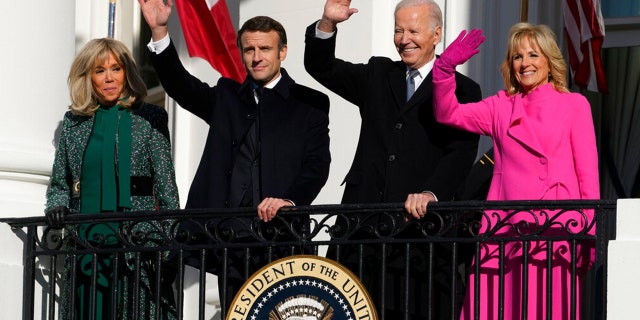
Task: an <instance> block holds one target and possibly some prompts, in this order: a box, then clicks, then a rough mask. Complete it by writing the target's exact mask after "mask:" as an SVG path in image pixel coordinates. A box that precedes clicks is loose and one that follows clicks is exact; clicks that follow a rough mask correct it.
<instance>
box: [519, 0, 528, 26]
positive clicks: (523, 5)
mask: <svg viewBox="0 0 640 320" xmlns="http://www.w3.org/2000/svg"><path fill="white" fill-rule="evenodd" d="M527 21H529V0H521V1H520V22H527Z"/></svg>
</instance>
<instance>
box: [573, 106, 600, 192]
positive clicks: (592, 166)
mask: <svg viewBox="0 0 640 320" xmlns="http://www.w3.org/2000/svg"><path fill="white" fill-rule="evenodd" d="M575 96H576V112H575V114H574V117H573V122H571V149H572V152H573V160H574V163H575V167H576V174H577V176H578V181H579V183H580V195H581V198H582V199H600V179H599V174H598V150H597V147H596V145H597V144H596V134H595V129H594V125H593V118H592V116H591V106H590V105H589V102H588V101H587V99H586V98H585V97H584V96H582V95H579V94H576V95H575Z"/></svg>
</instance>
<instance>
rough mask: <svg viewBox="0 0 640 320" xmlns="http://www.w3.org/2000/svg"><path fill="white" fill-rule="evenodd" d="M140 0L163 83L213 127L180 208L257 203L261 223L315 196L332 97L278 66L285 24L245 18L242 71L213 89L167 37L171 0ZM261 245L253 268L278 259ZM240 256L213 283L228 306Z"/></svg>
mask: <svg viewBox="0 0 640 320" xmlns="http://www.w3.org/2000/svg"><path fill="white" fill-rule="evenodd" d="M139 3H140V6H141V8H142V12H143V14H144V16H145V20H146V21H147V23H148V24H149V26H150V27H151V31H152V41H151V43H149V45H148V47H149V51H150V52H149V56H150V59H151V62H152V63H153V66H154V68H155V69H156V72H157V73H158V76H159V78H160V81H161V83H162V86H163V87H164V89H165V90H166V92H167V93H168V94H169V95H170V96H171V97H172V98H174V99H175V100H176V101H177V102H178V103H179V104H180V105H181V106H182V107H183V108H185V109H187V110H188V111H190V112H191V113H193V114H195V115H196V116H198V117H200V118H201V119H203V120H204V121H205V122H207V123H208V124H209V126H210V128H209V133H208V136H207V141H206V145H205V149H204V152H203V155H202V159H201V162H200V165H199V166H198V170H197V172H196V175H195V177H194V180H193V183H192V185H191V189H190V190H189V197H188V200H187V205H186V207H187V208H225V207H256V208H257V213H258V216H259V218H260V219H261V220H262V221H264V222H265V223H275V221H271V220H272V219H273V218H274V217H275V216H276V213H277V212H278V210H279V209H280V208H281V207H283V206H292V205H309V204H311V202H312V201H313V200H314V199H315V197H316V196H317V195H318V193H319V192H320V189H321V188H322V187H323V186H324V184H325V182H326V180H327V178H328V174H329V163H330V161H331V157H330V153H329V129H328V124H329V119H328V111H329V98H328V97H327V96H326V95H325V94H323V93H320V92H318V91H316V90H313V89H310V88H307V87H304V86H302V85H299V84H296V83H295V82H294V81H293V79H291V77H290V76H289V75H288V74H287V72H286V71H285V69H283V68H281V67H280V65H281V62H282V61H283V60H284V59H285V57H286V55H287V37H286V33H285V30H284V28H283V27H282V25H281V24H280V23H279V22H277V21H275V20H273V19H271V18H269V17H263V16H259V17H255V18H252V19H250V20H248V21H247V22H245V23H244V24H243V26H242V28H241V29H240V30H239V31H238V45H239V47H240V51H241V53H242V60H243V63H244V66H245V68H246V70H247V72H248V75H247V77H246V79H245V80H244V82H243V83H238V82H236V81H234V80H232V79H228V78H220V80H219V81H218V83H217V85H216V86H213V87H210V86H209V85H208V84H206V83H204V82H202V81H200V80H199V79H197V78H196V77H194V76H192V75H191V74H189V73H188V72H187V71H186V70H185V68H184V67H183V66H182V63H181V62H180V60H179V58H178V55H177V52H176V49H175V47H174V46H173V44H172V42H171V41H170V39H169V36H168V28H167V21H168V19H169V15H170V13H171V7H172V4H173V3H172V1H168V2H167V4H166V5H165V4H164V3H163V1H162V0H146V1H145V0H139ZM216 221H217V223H216V227H219V224H220V223H221V222H220V221H219V220H216ZM246 225H249V224H246ZM246 225H245V224H242V223H240V224H233V223H232V224H230V225H227V226H228V227H229V228H228V230H230V231H232V232H234V234H235V237H236V239H245V240H246V239H251V236H252V235H251V234H249V230H247V228H246V227H245V226H246ZM197 227H198V226H197V225H196V226H193V228H197ZM183 229H184V228H183ZM186 230H187V231H191V230H189V228H186ZM245 240H243V241H245ZM246 241H250V240H246ZM257 251H258V250H252V255H253V256H252V263H251V266H249V275H251V274H252V273H253V272H254V271H257V269H258V268H260V267H261V266H262V265H264V264H265V263H267V262H268V260H269V259H275V258H278V257H279V256H277V255H278V252H277V250H276V252H275V253H274V255H275V256H270V257H266V256H264V255H266V252H267V251H266V250H265V252H263V253H261V254H256V252H257ZM243 254H244V250H242V249H236V250H230V254H229V257H228V259H229V261H230V262H229V264H228V265H227V268H228V270H227V273H226V274H225V275H226V277H227V279H226V280H227V285H226V289H225V288H224V286H223V283H220V286H219V290H221V291H222V292H223V294H221V300H222V301H223V305H224V306H229V305H230V303H231V301H232V299H233V297H234V295H235V293H236V292H237V290H239V289H240V286H241V285H242V284H243V282H244V281H245V280H246V278H245V269H244V262H243V261H245V257H244V256H243ZM280 254H281V255H284V254H286V253H284V252H280ZM216 264H217V263H216ZM211 267H213V269H211V270H209V268H208V269H207V270H209V271H213V272H215V271H217V270H220V267H221V266H219V265H218V266H215V265H214V266H211ZM216 269H217V270H216ZM221 278H222V277H219V279H221ZM223 290H226V294H224V291H223Z"/></svg>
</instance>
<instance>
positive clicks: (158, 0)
mask: <svg viewBox="0 0 640 320" xmlns="http://www.w3.org/2000/svg"><path fill="white" fill-rule="evenodd" d="M138 3H139V4H140V9H141V11H142V15H143V16H144V20H146V21H147V24H148V25H149V28H151V36H152V38H153V41H158V40H160V39H162V38H164V36H165V35H166V34H167V32H168V27H167V23H168V22H169V16H170V15H171V8H172V7H173V0H167V4H165V3H164V0H138Z"/></svg>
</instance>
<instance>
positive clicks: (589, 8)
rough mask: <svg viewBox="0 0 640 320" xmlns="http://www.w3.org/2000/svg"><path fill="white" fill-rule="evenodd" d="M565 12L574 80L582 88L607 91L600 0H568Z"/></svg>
mask: <svg viewBox="0 0 640 320" xmlns="http://www.w3.org/2000/svg"><path fill="white" fill-rule="evenodd" d="M563 14H564V30H565V34H566V36H567V39H568V47H569V48H568V49H569V65H570V67H571V74H572V76H573V80H574V82H575V83H576V85H577V86H578V87H580V88H583V89H587V90H590V91H597V92H602V93H608V88H607V82H606V79H605V76H604V69H603V67H602V60H601V58H600V53H601V50H602V42H603V41H604V19H603V18H602V12H601V10H600V0H565V1H564V6H563Z"/></svg>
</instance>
